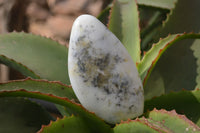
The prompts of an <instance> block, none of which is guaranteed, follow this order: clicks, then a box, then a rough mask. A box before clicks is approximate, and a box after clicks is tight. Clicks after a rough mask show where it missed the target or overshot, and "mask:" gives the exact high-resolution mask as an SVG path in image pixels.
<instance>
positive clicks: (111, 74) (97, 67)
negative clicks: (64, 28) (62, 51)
mask: <svg viewBox="0 0 200 133" xmlns="http://www.w3.org/2000/svg"><path fill="white" fill-rule="evenodd" d="M68 58H69V59H68V69H69V77H70V81H71V85H72V87H73V89H74V92H75V94H76V95H77V97H78V99H79V100H80V102H81V104H82V105H83V106H84V107H85V108H86V109H88V110H89V111H92V112H94V113H95V114H96V115H97V116H99V117H101V118H103V119H104V120H105V121H107V122H109V123H118V122H120V121H121V120H127V119H128V118H134V117H137V116H139V115H141V114H142V113H143V106H144V95H143V86H142V83H141V80H140V77H139V74H138V71H137V68H136V66H135V64H134V63H133V61H132V59H131V57H130V55H129V54H128V52H127V51H126V49H125V47H124V46H123V45H122V44H121V42H120V41H119V40H118V39H117V38H116V37H115V36H114V34H112V33H111V32H110V31H109V30H108V29H107V28H106V27H105V26H104V25H103V24H102V23H101V22H100V21H98V20H97V19H96V18H95V17H93V16H90V15H81V16H80V17H78V18H77V19H76V21H75V22H74V24H73V27H72V32H71V37H70V45H69V55H68Z"/></svg>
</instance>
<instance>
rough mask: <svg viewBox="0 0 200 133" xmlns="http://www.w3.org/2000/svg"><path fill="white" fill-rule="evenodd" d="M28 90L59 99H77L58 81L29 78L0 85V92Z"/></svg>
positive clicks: (70, 89)
mask: <svg viewBox="0 0 200 133" xmlns="http://www.w3.org/2000/svg"><path fill="white" fill-rule="evenodd" d="M21 89H23V90H26V91H32V92H41V93H45V94H52V95H54V96H58V97H63V98H65V97H67V98H68V99H70V100H72V99H73V100H76V101H77V98H76V96H75V94H74V92H73V90H72V88H71V86H67V85H65V84H62V83H61V82H58V81H47V80H38V79H31V78H27V79H24V80H14V81H10V82H7V83H0V91H13V90H21Z"/></svg>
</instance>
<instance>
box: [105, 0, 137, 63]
mask: <svg viewBox="0 0 200 133" xmlns="http://www.w3.org/2000/svg"><path fill="white" fill-rule="evenodd" d="M108 27H109V29H110V30H111V31H112V32H113V33H114V34H115V35H116V36H117V37H118V39H119V40H120V41H121V42H122V44H124V46H125V47H126V49H127V51H128V52H129V54H130V55H131V57H132V59H133V61H134V62H135V63H136V62H139V61H140V29H139V17H138V9H137V4H136V3H135V1H134V0H114V2H113V6H112V9H111V14H110V20H109V25H108Z"/></svg>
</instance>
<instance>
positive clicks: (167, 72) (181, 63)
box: [150, 0, 200, 93]
mask: <svg viewBox="0 0 200 133" xmlns="http://www.w3.org/2000/svg"><path fill="white" fill-rule="evenodd" d="M199 6H200V1H199V0H193V1H192V2H191V1H188V0H178V1H177V3H176V6H175V8H174V10H173V11H172V12H171V13H170V14H169V16H168V18H167V21H166V22H165V23H164V24H163V28H162V29H161V30H160V31H158V32H157V34H156V35H158V37H157V39H159V38H160V37H162V38H163V37H165V36H167V35H168V34H177V33H182V32H195V33H200V25H199V23H200V17H197V16H199V12H200V9H199ZM177 44H178V45H173V46H172V47H170V49H168V51H167V52H165V54H164V56H162V57H161V58H160V59H159V61H158V63H157V65H156V66H155V69H154V70H155V71H158V72H159V73H160V75H161V78H162V79H163V81H164V83H165V92H166V93H169V92H170V91H178V90H181V89H182V88H184V89H187V90H191V89H194V88H195V87H196V88H199V81H200V80H199V77H200V76H199V73H200V69H199V66H200V65H199V64H200V61H199V58H200V56H199V54H198V53H199V51H200V48H199V44H200V40H183V41H181V42H178V43H177ZM175 75H176V76H175ZM153 76H154V71H153V73H152V74H151V76H150V78H151V77H153ZM174 77H176V78H174ZM186 81H187V82H186ZM150 84H154V83H153V82H152V83H150ZM154 88H160V86H154Z"/></svg>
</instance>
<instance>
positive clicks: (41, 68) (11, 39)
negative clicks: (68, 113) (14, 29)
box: [0, 33, 70, 84]
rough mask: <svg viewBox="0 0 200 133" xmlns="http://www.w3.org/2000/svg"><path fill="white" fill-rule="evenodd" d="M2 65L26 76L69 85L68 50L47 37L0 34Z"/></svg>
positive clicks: (0, 58)
mask: <svg viewBox="0 0 200 133" xmlns="http://www.w3.org/2000/svg"><path fill="white" fill-rule="evenodd" d="M0 62H2V63H4V64H6V65H8V66H10V67H13V68H15V69H17V70H18V71H20V72H21V73H22V74H24V75H25V76H30V77H32V78H44V79H48V80H56V81H61V82H62V83H66V84H70V82H69V77H68V70H67V48H66V47H65V46H62V45H60V44H58V43H57V42H55V41H53V40H51V39H48V38H45V37H40V36H36V35H32V34H26V33H9V34H4V35H0Z"/></svg>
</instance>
